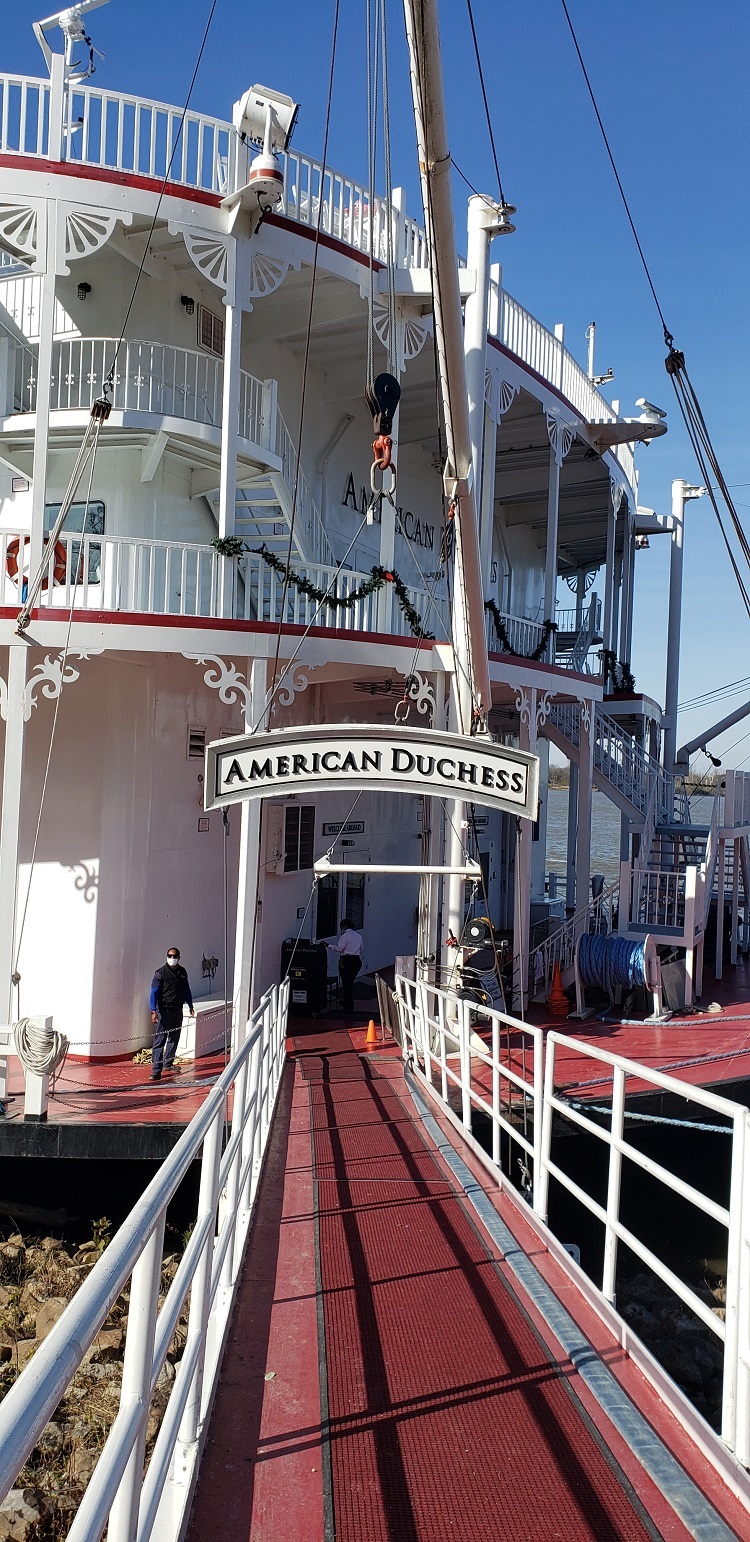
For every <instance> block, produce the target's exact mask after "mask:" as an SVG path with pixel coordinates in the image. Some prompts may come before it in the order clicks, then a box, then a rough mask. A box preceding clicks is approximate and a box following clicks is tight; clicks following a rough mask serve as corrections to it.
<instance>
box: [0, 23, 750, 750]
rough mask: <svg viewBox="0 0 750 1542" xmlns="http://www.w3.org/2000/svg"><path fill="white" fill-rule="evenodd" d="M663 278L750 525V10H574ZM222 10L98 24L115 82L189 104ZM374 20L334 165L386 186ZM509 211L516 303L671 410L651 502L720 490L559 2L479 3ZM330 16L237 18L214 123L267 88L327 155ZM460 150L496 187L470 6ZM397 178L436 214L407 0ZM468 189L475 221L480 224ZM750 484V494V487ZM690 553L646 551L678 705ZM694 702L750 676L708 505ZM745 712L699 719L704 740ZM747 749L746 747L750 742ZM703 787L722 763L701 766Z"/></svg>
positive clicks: (27, 29)
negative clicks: (409, 50)
mask: <svg viewBox="0 0 750 1542" xmlns="http://www.w3.org/2000/svg"><path fill="white" fill-rule="evenodd" d="M569 5H570V10H571V14H572V17H573V21H574V24H575V26H576V28H577V31H578V36H579V41H580V43H581V47H582V50H583V53H584V57H585V58H586V61H587V65H588V68H589V73H590V75H591V77H592V80H593V84H594V88H595V90H596V92H597V96H598V100H599V106H600V109H601V111H602V114H603V117H604V120H605V124H606V126H607V130H608V133H609V135H610V140H611V143H612V146H613V149H614V153H615V156H616V158H617V160H618V163H619V167H620V173H621V176H622V178H623V181H624V184H625V187H626V190H627V192H628V195H629V198H630V201H631V206H632V209H633V213H634V217H635V220H636V224H637V226H638V229H639V232H640V236H641V240H642V242H643V245H644V247H645V250H646V253H647V256H648V260H649V263H650V265H651V269H652V273H653V276H654V281H655V284H656V288H657V291H658V293H659V296H660V300H661V304H662V307H663V309H664V311H665V314H666V317H667V321H668V324H669V326H670V328H671V330H672V332H673V333H674V336H675V339H676V342H677V345H678V346H679V347H681V348H683V350H684V352H685V354H686V357H687V363H688V368H689V370H690V373H691V376H692V380H693V383H694V385H695V386H696V389H697V391H698V394H699V396H700V398H701V402H702V404H703V408H704V412H705V414H706V417H707V420H708V423H709V426H710V428H711V430H712V434H713V437H714V442H715V445H716V448H717V450H718V453H719V458H720V460H721V462H722V465H723V468H724V473H725V476H726V477H727V480H728V481H729V482H730V483H732V484H739V485H736V498H737V501H738V504H739V512H740V514H741V516H742V517H743V519H745V520H749V521H750V453H748V448H747V446H748V435H747V427H746V419H747V408H746V389H745V388H744V387H743V385H742V379H743V373H744V371H743V366H742V360H743V359H745V358H747V357H748V353H749V348H748V344H749V343H750V337H749V336H748V331H749V328H748V304H747V299H746V295H747V250H748V235H749V228H748V227H749V224H750V217H749V215H748V196H747V150H748V128H749V126H750V101H749V99H748V91H747V58H748V43H749V42H750V8H749V7H747V6H746V5H745V4H742V3H740V0H715V3H714V5H713V6H712V7H711V9H710V10H709V8H708V7H706V5H705V4H704V3H700V4H699V3H698V0H662V4H661V5H659V6H651V7H646V6H643V5H640V4H639V5H636V4H634V3H632V0H620V3H619V4H614V3H613V0H569ZM43 9H44V7H43V4H42V5H40V4H38V3H34V0H6V7H5V17H6V20H7V19H9V18H10V17H12V18H13V20H14V23H15V25H14V27H13V31H12V33H11V32H10V29H8V28H7V26H6V30H5V47H4V53H3V67H4V68H6V69H9V70H11V71H17V72H24V73H33V74H38V73H41V68H40V67H41V66H42V60H41V55H40V53H39V49H38V47H37V44H36V42H35V40H34V37H33V34H32V32H31V22H32V21H33V20H34V19H35V18H37V17H39V15H40V14H41V13H42V12H43ZM208 9H209V0H200V3H199V0H182V4H181V5H180V7H179V8H178V7H176V6H174V5H172V4H163V5H155V4H154V3H153V0H148V3H147V0H111V3H110V4H108V5H106V6H105V7H103V8H102V9H101V10H99V11H97V12H94V13H92V14H91V16H90V17H89V18H88V23H89V26H90V28H91V32H92V35H93V39H94V42H95V43H96V44H97V46H98V47H100V48H101V49H102V51H103V52H104V53H105V54H106V56H107V57H106V61H105V62H104V63H102V64H100V65H99V70H98V73H97V76H96V83H97V84H98V85H102V86H110V87H111V88H112V89H115V90H123V91H124V90H131V91H133V92H137V93H138V94H140V95H144V96H152V97H155V98H158V99H161V100H167V101H172V102H176V103H179V102H181V101H182V100H183V98H184V94H185V91H186V88H187V84H188V82H189V79H190V76H191V74H192V70H193V66H194V62H195V57H196V53H197V49H198V45H199V41H200V37H201V35H202V31H203V27H204V24H205V19H206V17H207V14H208ZM364 14H365V4H364V0H342V3H341V24H340V36H339V48H338V53H337V63H336V75H335V81H334V92H333V107H332V118H331V137H330V150H329V160H330V161H331V163H332V164H333V165H336V166H338V167H339V168H341V169H342V170H345V171H347V172H348V173H349V174H350V175H352V176H354V177H355V178H361V179H363V180H366V107H365V63H364ZM474 14H475V20H476V25H477V31H478V34H479V38H480V44H481V46H482V54H483V60H484V67H485V75H486V80H487V86H488V90H489V95H490V101H491V107H492V112H493V120H494V126H495V137H496V141H497V145H498V150H499V157H500V167H501V173H502V177H503V184H504V191H505V194H506V197H507V198H508V199H509V200H510V201H511V202H513V203H515V204H517V205H518V211H519V212H518V216H517V221H516V223H517V227H518V230H517V234H516V235H515V236H513V237H510V238H507V239H504V240H502V241H500V242H497V243H496V245H495V249H494V253H493V255H494V257H495V260H501V261H502V263H503V269H504V279H505V283H506V285H507V288H508V289H509V290H510V292H511V293H512V294H514V295H515V296H517V298H518V299H519V300H520V301H521V302H522V303H523V304H524V305H526V306H527V307H528V309H530V310H531V311H533V312H534V314H535V315H537V316H538V317H539V319H540V320H541V321H543V322H544V323H545V324H546V325H548V326H552V325H553V324H554V323H555V322H559V321H562V322H564V324H565V328H566V342H567V345H568V347H569V348H570V349H571V351H572V352H573V353H574V354H575V355H576V356H577V357H578V358H579V359H581V360H582V361H583V360H585V350H586V343H585V338H584V333H585V330H586V327H587V326H588V324H589V322H590V321H592V320H594V321H596V323H597V365H598V367H599V368H601V369H602V370H604V369H606V368H607V367H608V366H610V365H611V366H612V368H613V369H614V372H615V380H614V382H613V384H612V386H611V387H610V388H609V390H610V394H611V396H614V397H615V398H618V399H619V400H620V402H621V410H622V411H623V412H624V413H625V414H627V415H629V414H630V413H631V412H632V411H634V407H633V403H634V400H635V398H636V397H638V396H642V395H643V396H646V397H647V398H648V399H649V400H651V401H653V402H656V403H657V404H658V405H660V406H662V407H664V408H667V409H668V410H669V421H670V433H669V434H668V435H667V437H666V438H665V439H664V440H662V441H660V442H658V443H655V444H654V445H652V446H651V447H650V448H649V449H647V450H645V451H643V452H641V453H640V454H639V465H640V471H641V485H640V502H641V503H643V504H646V505H648V506H650V507H653V508H656V509H658V510H666V509H668V508H669V506H670V486H671V481H672V478H673V477H677V476H684V477H686V478H687V479H688V480H689V481H692V480H698V474H697V469H696V467H695V465H694V462H693V457H692V453H691V451H690V448H689V445H688V444H687V441H686V439H685V436H684V433H683V431H682V429H681V425H680V424H679V423H678V421H677V415H676V404H675V403H674V397H673V393H672V388H671V386H670V384H669V381H668V379H667V376H666V374H665V372H664V365H663V359H664V348H663V345H662V339H661V328H660V325H659V321H658V317H657V315H656V312H655V309H654V305H653V301H652V299H651V296H650V294H649V292H648V288H647V285H646V281H645V278H644V275H643V272H642V269H641V268H640V264H639V259H638V256H637V253H636V251H635V248H634V244H633V241H632V237H631V235H630V231H629V229H628V226H627V223H626V220H625V215H624V212H623V210H622V206H621V204H620V201H619V195H618V193H617V189H616V187H615V185H614V181H613V178H612V174H611V171H610V169H609V165H608V163H607V161H606V157H605V152H604V147H603V145H602V142H601V139H600V137H599V132H598V129H597V126H596V122H595V119H594V116H593V112H592V109H591V105H590V102H589V99H588V96H587V94H586V91H585V86H584V82H583V79H582V76H581V74H580V69H579V66H578V63H577V60H576V58H575V55H574V52H573V46H572V42H571V39H570V36H569V34H568V31H567V27H566V24H565V18H564V15H563V11H562V7H561V5H560V3H559V0H474ZM332 17H333V3H332V0H323V3H322V4H320V5H318V6H311V5H310V4H309V0H284V3H283V4H277V5H276V6H275V7H273V6H268V5H263V6H261V5H253V4H247V3H245V4H239V3H238V0H219V3H218V6H217V11H216V16H215V20H214V23H213V27H212V31H211V34H210V37H209V42H208V45H207V49H206V53H205V55H204V61H203V65H202V68H201V72H200V75H199V78H198V81H197V85H196V88H195V92H194V95H193V99H192V105H193V106H195V107H196V108H199V109H202V110H204V111H206V112H210V113H213V114H215V115H217V116H227V117H228V116H229V114H230V110H231V104H232V102H233V101H234V100H235V99H236V98H237V97H238V96H239V95H240V94H241V93H242V91H243V90H244V89H245V88H246V87H247V86H249V85H251V84H253V82H255V81H264V82H266V83H268V84H269V85H274V86H276V87H277V88H278V89H280V90H283V91H287V92H289V93H290V94H291V95H293V96H294V97H295V98H297V99H299V101H300V102H301V104H302V105H301V112H300V119H299V126H298V128H297V132H296V143H297V144H298V146H299V147H300V148H301V149H304V150H306V151H307V152H308V153H309V154H311V155H319V154H320V153H321V149H322V142H323V124H324V112H325V93H326V85H327V79H328V68H329V62H330V38H331V25H332ZM441 18H442V28H443V49H444V60H445V72H446V90H447V96H448V104H449V117H450V129H451V148H452V152H453V155H454V158H455V160H456V161H457V162H458V163H459V165H460V166H461V167H462V168H463V169H464V170H465V172H466V174H467V175H468V176H469V177H470V178H471V180H472V182H475V184H476V185H477V186H481V188H482V190H484V191H487V192H489V193H494V192H495V191H496V187H495V179H494V172H493V168H492V161H491V157H490V151H489V143H488V138H487V132H486V127H485V123H484V117H483V112H482V106H481V99H480V97H479V92H478V89H477V78H476V70H475V65H474V56H473V51H472V47H471V38H470V33H469V26H468V19H467V12H466V6H465V0H443V3H442V5H441ZM389 26H390V34H391V44H392V47H391V50H390V52H391V56H392V60H391V113H392V137H393V145H394V181H396V182H400V183H402V184H403V185H404V186H405V187H406V188H407V191H408V204H409V207H410V209H411V210H412V211H413V212H414V213H415V214H418V213H419V207H420V205H419V190H418V185H417V174H416V157H415V152H414V135H413V125H412V118H411V102H410V96H409V89H408V80H407V75H406V56H405V44H404V39H403V21H402V9H401V4H400V0H390V10H389ZM464 192H465V189H463V188H462V185H461V184H460V183H458V182H457V184H456V194H457V224H458V226H459V228H460V227H461V224H462V221H463V206H462V205H459V202H458V200H459V198H462V197H463V193H464ZM742 484H747V485H742ZM668 555H669V554H668V543H667V541H666V540H665V539H664V538H663V537H662V538H658V539H656V540H654V541H652V545H651V549H650V550H649V551H647V552H645V553H642V554H640V555H639V557H638V560H637V570H636V609H635V641H634V651H633V667H634V670H635V674H636V678H637V682H638V686H639V688H641V689H643V690H646V691H648V692H650V693H651V694H653V695H655V696H656V697H657V698H661V697H662V696H663V685H664V655H665V634H666V597H667V582H666V580H667V570H668ZM683 615H684V620H683V646H682V666H681V689H680V696H681V698H682V699H683V700H685V699H686V698H687V697H692V696H695V695H697V694H698V693H699V692H701V691H703V690H706V689H711V688H712V687H714V686H717V685H720V684H722V683H724V682H725V681H730V680H734V679H737V678H739V677H741V676H743V675H745V674H748V673H750V669H747V668H746V667H745V663H744V660H745V657H746V652H747V639H748V629H749V626H750V623H749V622H748V618H747V616H746V614H745V611H744V608H743V606H742V603H741V601H740V598H739V594H738V591H737V589H736V585H735V583H734V580H733V578H732V576H731V573H730V570H729V565H728V561H727V558H726V555H725V553H724V551H723V547H722V546H721V543H720V537H719V535H718V531H717V530H716V526H715V522H714V516H713V512H712V510H711V507H710V504H709V502H708V500H706V499H702V500H700V501H698V502H694V503H691V504H689V505H688V518H687V536H686V561H685V596H684V612H683ZM741 699H742V698H741V697H737V698H734V699H733V700H731V701H729V702H728V703H727V704H726V707H725V706H724V704H719V706H718V707H717V708H716V709H709V710H708V711H707V712H705V711H696V712H693V713H690V714H689V715H686V716H685V717H684V718H683V719H682V720H681V725H680V726H681V730H684V731H683V732H682V733H681V737H682V738H683V739H686V738H688V737H692V735H693V734H694V733H697V732H698V731H699V729H701V728H702V727H704V726H708V724H709V723H710V722H712V721H713V720H714V719H715V718H718V717H719V716H721V715H722V712H723V711H724V710H727V711H728V710H731V708H732V707H734V706H735V705H737V704H738V702H739V701H740V700H741ZM743 734H747V735H748V737H747V738H745V739H742V738H741V736H742V735H743ZM737 740H741V742H740V743H739V744H737V745H736V748H735V749H734V750H729V753H728V755H727V763H728V764H739V763H741V762H742V761H743V759H744V757H745V756H746V755H749V756H750V719H749V720H748V725H743V724H740V725H738V727H737V728H735V729H734V730H730V731H729V732H728V733H727V734H725V735H724V736H723V738H722V739H721V740H720V741H717V742H716V744H715V745H714V748H715V749H716V748H718V749H719V750H724V749H726V748H727V747H728V746H731V745H733V744H735V742H736V741H737ZM700 763H701V765H702V766H704V767H705V765H706V762H705V761H704V760H703V759H702V757H701V759H700Z"/></svg>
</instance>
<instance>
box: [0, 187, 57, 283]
mask: <svg viewBox="0 0 750 1542" xmlns="http://www.w3.org/2000/svg"><path fill="white" fill-rule="evenodd" d="M46 245H47V242H46V206H45V204H44V203H43V201H42V200H40V199H27V198H24V199H23V200H21V199H18V198H0V246H2V247H5V249H6V250H7V251H10V252H13V253H15V254H16V255H17V256H18V257H23V258H27V259H28V258H31V260H32V261H33V262H34V266H35V268H36V269H37V271H42V270H43V268H44V264H45V262H46V260H47V252H46Z"/></svg>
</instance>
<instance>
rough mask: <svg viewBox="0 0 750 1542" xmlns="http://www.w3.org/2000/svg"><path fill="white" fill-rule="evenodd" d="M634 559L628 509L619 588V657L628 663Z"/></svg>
mask: <svg viewBox="0 0 750 1542" xmlns="http://www.w3.org/2000/svg"><path fill="white" fill-rule="evenodd" d="M634 560H635V520H634V518H633V514H632V511H631V510H630V509H628V513H627V519H626V523H625V543H624V546H623V552H622V585H621V589H620V658H621V659H622V661H623V663H627V664H629V663H630V619H631V615H632V604H633V562H634Z"/></svg>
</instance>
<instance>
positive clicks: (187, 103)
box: [104, 0, 219, 393]
mask: <svg viewBox="0 0 750 1542" xmlns="http://www.w3.org/2000/svg"><path fill="white" fill-rule="evenodd" d="M218 3H219V0H212V4H211V9H210V11H209V13H208V21H207V22H206V26H205V30H204V33H203V40H202V42H201V46H200V48H199V50H198V58H197V59H196V61H195V69H194V70H193V76H192V80H191V81H190V86H189V88H188V94H187V96H186V98H185V106H184V107H183V109H182V115H181V117H180V122H179V127H178V129H177V134H176V135H175V142H174V145H173V147H172V154H171V155H170V157H169V160H168V162H167V169H166V171H165V173H164V177H163V180H162V184H161V187H160V189H159V196H158V198H157V200H156V208H155V209H154V216H153V219H152V221H151V225H150V227H149V232H148V235H147V237H146V240H145V243H144V247H143V255H142V257H141V260H140V263H139V264H138V272H137V273H136V275H135V283H134V284H133V292H132V294H131V296H130V300H129V302H128V308H127V310H126V312H125V320H124V321H123V323H122V327H121V329H120V335H119V337H118V339H117V344H116V347H115V352H114V357H113V359H112V363H111V365H110V368H109V371H108V373H107V375H106V377H105V381H104V390H105V393H106V391H107V389H108V388H109V387H111V385H112V381H113V377H114V373H115V366H116V364H117V359H118V356H119V353H120V349H121V348H122V345H123V341H124V339H125V328H126V327H127V324H128V322H129V320H130V313H131V311H132V309H133V306H134V304H135V297H136V293H137V291H138V285H139V284H140V281H141V278H142V276H143V269H144V267H145V265H146V258H147V256H148V249H149V246H150V244H151V237H152V235H153V233H154V230H155V228H156V221H157V219H158V218H159V210H160V208H161V206H162V201H163V198H164V193H165V191H166V186H167V183H168V181H169V173H170V171H171V170H172V163H173V161H174V158H175V156H176V154H177V150H178V148H179V144H180V140H181V139H182V131H183V128H184V127H185V119H186V117H187V113H188V108H189V106H190V98H191V96H192V94H193V87H194V85H195V82H196V80H197V77H198V71H199V69H200V67H201V60H202V58H203V53H204V50H205V47H206V43H207V41H208V34H209V32H210V30H211V23H212V21H213V19H214V12H215V10H216V7H217V5H218Z"/></svg>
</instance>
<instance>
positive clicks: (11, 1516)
mask: <svg viewBox="0 0 750 1542" xmlns="http://www.w3.org/2000/svg"><path fill="white" fill-rule="evenodd" d="M41 1518H42V1512H41V1510H40V1508H39V1505H38V1503H37V1497H36V1494H35V1493H34V1490H33V1489H31V1488H12V1489H11V1490H10V1493H8V1494H6V1496H5V1499H4V1500H3V1502H2V1504H1V1505H0V1542H26V1538H27V1537H28V1536H29V1534H30V1532H31V1528H32V1526H37V1525H38V1523H39V1521H40V1520H41Z"/></svg>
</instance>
